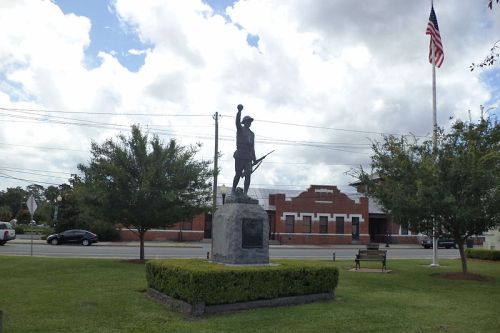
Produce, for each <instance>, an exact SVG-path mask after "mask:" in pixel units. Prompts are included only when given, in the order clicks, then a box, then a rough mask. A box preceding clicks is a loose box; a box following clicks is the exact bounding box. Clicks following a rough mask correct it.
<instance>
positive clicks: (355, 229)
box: [352, 217, 359, 241]
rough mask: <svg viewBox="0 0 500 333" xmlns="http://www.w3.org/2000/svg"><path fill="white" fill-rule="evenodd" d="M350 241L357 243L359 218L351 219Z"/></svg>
mask: <svg viewBox="0 0 500 333" xmlns="http://www.w3.org/2000/svg"><path fill="white" fill-rule="evenodd" d="M352 240H353V241H359V217H353V218H352Z"/></svg>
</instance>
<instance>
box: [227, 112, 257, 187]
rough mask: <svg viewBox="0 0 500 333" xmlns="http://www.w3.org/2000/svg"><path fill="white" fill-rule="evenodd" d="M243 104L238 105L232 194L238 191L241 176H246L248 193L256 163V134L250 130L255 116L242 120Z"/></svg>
mask: <svg viewBox="0 0 500 333" xmlns="http://www.w3.org/2000/svg"><path fill="white" fill-rule="evenodd" d="M242 110H243V105H241V104H239V105H238V113H236V151H235V152H234V154H233V157H234V170H235V171H236V174H235V176H234V180H233V188H232V191H231V194H232V195H235V193H236V187H237V186H238V182H239V181H240V178H241V177H244V178H245V182H244V188H243V193H244V194H245V195H247V193H248V188H249V187H250V177H251V175H252V166H253V165H254V164H255V163H256V158H255V147H254V139H255V135H254V134H253V132H252V131H251V130H250V126H251V125H252V121H253V118H252V117H250V116H245V117H243V120H241V111H242Z"/></svg>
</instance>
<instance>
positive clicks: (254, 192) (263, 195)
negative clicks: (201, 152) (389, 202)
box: [217, 186, 383, 213]
mask: <svg viewBox="0 0 500 333" xmlns="http://www.w3.org/2000/svg"><path fill="white" fill-rule="evenodd" d="M221 188H222V186H219V187H218V190H217V205H218V206H219V205H222V193H221ZM226 191H231V189H230V188H227V187H226ZM303 192H307V189H304V190H283V189H275V188H273V189H269V188H249V189H248V196H249V197H251V198H253V199H257V200H259V205H260V206H261V207H262V208H263V209H264V210H275V209H276V207H275V206H274V205H270V204H269V195H271V194H284V195H285V200H287V199H291V198H295V197H297V196H299V195H300V194H301V193H303ZM342 193H344V192H342ZM228 194H229V193H228ZM344 194H345V195H347V197H349V199H351V200H353V201H355V202H356V203H359V199H360V198H361V197H365V195H364V194H362V193H344ZM368 202H369V206H368V207H369V212H370V213H383V211H382V209H381V208H380V206H379V205H378V204H377V203H376V202H375V201H374V200H373V199H369V201H368ZM372 210H373V211H372Z"/></svg>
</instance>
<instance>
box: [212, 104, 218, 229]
mask: <svg viewBox="0 0 500 333" xmlns="http://www.w3.org/2000/svg"><path fill="white" fill-rule="evenodd" d="M213 119H214V120H215V152H214V188H213V198H212V221H213V218H214V215H215V209H216V208H217V174H218V173H219V167H218V164H219V163H218V160H219V113H218V112H215V114H214V115H213Z"/></svg>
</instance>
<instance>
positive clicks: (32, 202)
mask: <svg viewBox="0 0 500 333" xmlns="http://www.w3.org/2000/svg"><path fill="white" fill-rule="evenodd" d="M26 206H28V210H29V211H30V216H31V219H30V224H31V221H33V215H34V214H35V211H36V209H37V207H38V206H37V205H36V201H35V198H33V194H32V195H30V197H29V198H28V201H26ZM30 254H31V256H33V231H32V232H31V247H30Z"/></svg>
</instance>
